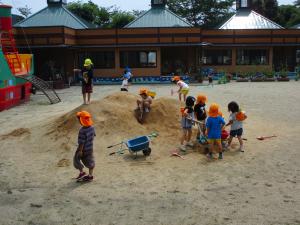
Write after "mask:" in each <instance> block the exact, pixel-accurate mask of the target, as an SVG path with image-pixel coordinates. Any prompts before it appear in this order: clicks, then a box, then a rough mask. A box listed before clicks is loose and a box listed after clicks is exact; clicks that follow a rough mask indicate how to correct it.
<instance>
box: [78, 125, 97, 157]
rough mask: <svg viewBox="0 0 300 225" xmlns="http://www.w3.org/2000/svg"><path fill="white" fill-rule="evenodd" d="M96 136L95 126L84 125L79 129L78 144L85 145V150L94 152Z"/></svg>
mask: <svg viewBox="0 0 300 225" xmlns="http://www.w3.org/2000/svg"><path fill="white" fill-rule="evenodd" d="M95 136H96V133H95V129H94V127H93V126H90V127H82V128H81V129H80V130H79V134H78V144H79V145H80V144H82V145H83V151H84V152H92V151H93V141H94V137H95Z"/></svg>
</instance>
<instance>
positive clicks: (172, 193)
mask: <svg viewBox="0 0 300 225" xmlns="http://www.w3.org/2000/svg"><path fill="white" fill-rule="evenodd" d="M140 87H141V86H132V87H130V94H124V93H122V94H121V93H118V92H119V86H96V87H95V88H94V92H95V93H94V94H93V100H94V102H93V103H92V104H91V105H88V106H82V105H81V103H82V98H81V93H80V87H72V88H70V89H65V90H61V91H59V94H60V96H61V98H62V99H63V101H62V102H61V103H59V104H56V105H48V103H47V99H46V98H45V97H44V96H42V95H35V96H32V100H31V101H30V102H29V103H26V104H23V105H20V106H18V107H15V108H12V109H10V110H8V111H3V112H1V113H0V124H1V129H0V176H1V178H2V179H1V180H0V224H1V225H18V224H22V225H23V224H26V225H69V224H70V225H75V224H78V225H79V224H80V225H82V224H83V225H96V224H101V225H112V224H115V225H121V224H122V225H127V224H128V225H143V224H147V225H148V224H155V225H160V224H161V225H173V224H174V225H183V224H189V225H192V224H207V225H208V224H209V225H214V224H216V225H217V224H218V225H219V224H222V225H223V224H233V225H244V224H246V225H299V224H300V194H299V193H300V163H299V160H300V151H299V149H300V148H299V146H300V140H299V133H300V122H299V121H298V120H299V112H300V83H299V82H294V81H292V82H288V83H278V82H276V83H229V84H226V85H215V86H214V87H213V88H212V87H207V86H192V87H191V95H197V93H200V92H201V93H205V94H206V95H207V96H208V104H210V103H212V102H217V103H219V104H220V106H221V108H222V111H223V114H224V115H225V118H226V119H227V118H228V112H227V110H226V106H227V104H228V102H229V101H231V100H236V101H237V102H239V103H240V106H241V107H242V109H243V110H245V111H246V112H247V115H248V119H247V121H246V122H245V124H244V128H245V138H247V139H248V141H246V143H245V153H241V152H238V151H237V148H238V145H237V140H234V143H235V145H234V146H233V148H232V149H230V151H228V152H226V153H225V155H224V159H223V160H212V161H209V160H208V159H207V158H206V156H205V155H204V154H202V150H203V149H202V147H200V146H196V147H194V148H193V149H189V150H188V151H187V153H186V155H184V157H185V160H182V159H180V158H176V157H171V156H170V152H171V151H172V150H174V149H176V147H178V146H179V137H180V122H179V108H180V103H179V102H178V101H177V99H176V96H171V94H170V90H171V89H174V90H175V89H176V87H175V86H168V85H161V86H159V85H152V86H147V87H148V88H149V89H150V90H153V91H156V92H157V95H158V96H157V99H155V102H154V105H153V110H152V111H151V114H152V115H151V114H150V115H149V120H148V123H146V124H145V125H143V126H142V125H140V124H138V123H137V122H136V121H135V119H134V118H133V115H132V111H133V109H134V107H135V100H136V98H138V96H137V91H138V89H139V88H140ZM81 109H86V110H88V111H91V112H92V114H93V119H94V122H95V128H96V132H97V137H96V139H95V143H94V144H95V147H94V151H95V156H96V168H95V180H94V181H93V182H91V183H88V184H78V183H76V182H75V180H74V179H72V178H74V177H75V176H77V175H78V174H77V171H76V170H75V169H74V168H73V166H72V157H73V154H74V151H75V149H76V141H77V132H78V129H79V125H78V122H77V121H76V118H75V112H77V111H78V110H81ZM152 131H156V132H158V133H159V136H158V137H157V138H155V139H153V141H152V143H151V148H152V154H151V156H150V157H147V158H145V157H144V156H142V154H139V155H138V157H137V158H136V159H134V157H132V155H130V154H129V153H128V151H127V152H125V154H124V155H113V156H109V153H110V152H111V151H115V150H118V147H116V148H112V149H107V148H106V147H107V146H108V145H111V144H115V143H118V142H120V141H122V140H127V139H130V138H132V137H135V136H137V135H147V134H149V133H151V132H152ZM273 134H274V135H277V137H276V138H273V139H269V140H265V141H258V140H257V139H256V137H258V136H262V135H273Z"/></svg>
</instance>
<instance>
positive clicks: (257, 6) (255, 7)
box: [251, 0, 265, 15]
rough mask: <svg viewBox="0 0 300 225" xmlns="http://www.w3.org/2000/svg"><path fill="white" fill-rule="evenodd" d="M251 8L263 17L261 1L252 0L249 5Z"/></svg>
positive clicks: (263, 9)
mask: <svg viewBox="0 0 300 225" xmlns="http://www.w3.org/2000/svg"><path fill="white" fill-rule="evenodd" d="M251 8H252V9H253V10H254V11H255V12H258V13H259V14H262V15H265V8H264V3H263V1H261V0H253V1H252V3H251Z"/></svg>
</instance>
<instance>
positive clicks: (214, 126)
mask: <svg viewBox="0 0 300 225" xmlns="http://www.w3.org/2000/svg"><path fill="white" fill-rule="evenodd" d="M224 125H225V121H224V119H223V118H222V117H221V116H220V115H219V105H218V104H216V103H213V104H211V106H210V107H209V112H208V118H207V120H206V132H207V138H208V143H209V146H210V147H209V153H208V157H209V158H212V154H213V150H214V145H217V146H218V152H219V159H223V153H222V143H221V133H222V129H223V127H224Z"/></svg>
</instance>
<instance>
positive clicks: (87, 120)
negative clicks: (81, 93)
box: [76, 111, 93, 127]
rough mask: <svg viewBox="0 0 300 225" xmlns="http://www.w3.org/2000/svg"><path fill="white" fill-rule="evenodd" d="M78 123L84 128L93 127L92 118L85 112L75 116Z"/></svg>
mask: <svg viewBox="0 0 300 225" xmlns="http://www.w3.org/2000/svg"><path fill="white" fill-rule="evenodd" d="M76 116H77V117H78V119H79V121H80V123H81V125H82V126H84V127H89V126H92V125H93V121H92V116H91V114H90V113H89V112H87V111H81V112H78V113H77V114H76Z"/></svg>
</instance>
